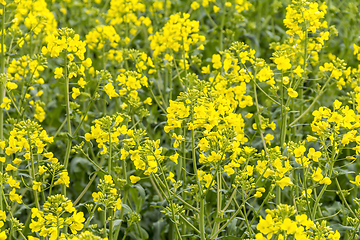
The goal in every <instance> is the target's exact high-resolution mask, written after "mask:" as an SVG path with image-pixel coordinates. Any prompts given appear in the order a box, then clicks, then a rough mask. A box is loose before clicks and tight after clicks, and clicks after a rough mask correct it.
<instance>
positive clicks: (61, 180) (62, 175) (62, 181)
mask: <svg viewBox="0 0 360 240" xmlns="http://www.w3.org/2000/svg"><path fill="white" fill-rule="evenodd" d="M59 176H60V178H59V179H58V180H56V181H55V182H54V184H55V185H57V184H64V185H65V186H66V187H69V183H70V177H69V175H68V172H67V171H63V172H61V173H59Z"/></svg>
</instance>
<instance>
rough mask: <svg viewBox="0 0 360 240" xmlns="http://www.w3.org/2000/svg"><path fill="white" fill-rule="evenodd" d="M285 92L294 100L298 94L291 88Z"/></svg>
mask: <svg viewBox="0 0 360 240" xmlns="http://www.w3.org/2000/svg"><path fill="white" fill-rule="evenodd" d="M287 91H288V94H289V96H290V97H292V98H296V97H297V96H298V95H299V94H298V93H297V92H296V91H295V90H294V89H292V88H288V89H287Z"/></svg>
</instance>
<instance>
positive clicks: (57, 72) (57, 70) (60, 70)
mask: <svg viewBox="0 0 360 240" xmlns="http://www.w3.org/2000/svg"><path fill="white" fill-rule="evenodd" d="M54 75H55V76H54V78H55V79H59V78H62V76H63V68H61V67H57V68H55V71H54Z"/></svg>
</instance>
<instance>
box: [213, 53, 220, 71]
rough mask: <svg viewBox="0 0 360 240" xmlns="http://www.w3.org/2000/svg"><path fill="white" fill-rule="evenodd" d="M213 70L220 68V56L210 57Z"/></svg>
mask: <svg viewBox="0 0 360 240" xmlns="http://www.w3.org/2000/svg"><path fill="white" fill-rule="evenodd" d="M212 63H213V68H215V69H219V68H221V66H222V63H221V56H220V54H214V55H213V56H212Z"/></svg>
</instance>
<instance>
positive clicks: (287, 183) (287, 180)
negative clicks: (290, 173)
mask: <svg viewBox="0 0 360 240" xmlns="http://www.w3.org/2000/svg"><path fill="white" fill-rule="evenodd" d="M276 184H277V185H279V186H280V188H281V189H284V187H287V186H291V185H293V183H292V181H291V179H290V178H289V177H284V178H282V179H281V180H279V181H276Z"/></svg>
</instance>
